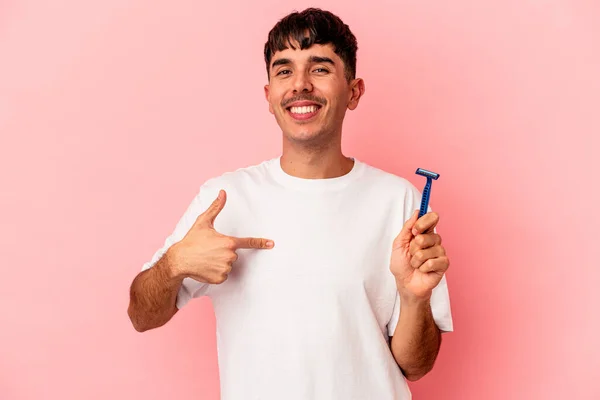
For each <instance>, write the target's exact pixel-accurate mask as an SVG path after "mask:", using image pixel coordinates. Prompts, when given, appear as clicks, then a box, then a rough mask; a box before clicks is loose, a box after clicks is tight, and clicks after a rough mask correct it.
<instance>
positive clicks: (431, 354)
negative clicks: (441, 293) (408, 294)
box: [391, 299, 441, 381]
mask: <svg viewBox="0 0 600 400" xmlns="http://www.w3.org/2000/svg"><path fill="white" fill-rule="evenodd" d="M440 343H441V334H440V330H439V329H438V327H437V325H436V323H435V321H434V319H433V314H432V312H431V305H430V302H429V300H414V299H404V300H403V301H401V304H400V317H399V320H398V325H397V326H396V329H395V331H394V336H393V337H392V340H391V350H392V354H393V355H394V358H395V359H396V362H397V363H398V365H399V366H400V369H401V370H402V372H403V374H404V376H406V378H407V379H408V380H411V381H415V380H418V379H420V378H422V377H423V376H424V375H425V374H427V373H428V372H429V371H430V370H431V369H432V368H433V364H434V362H435V359H436V357H437V355H438V352H439V349H440Z"/></svg>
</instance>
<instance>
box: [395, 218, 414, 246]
mask: <svg viewBox="0 0 600 400" xmlns="http://www.w3.org/2000/svg"><path fill="white" fill-rule="evenodd" d="M418 219H419V210H415V211H414V212H413V214H412V216H411V217H410V218H409V219H407V220H406V222H405V223H404V226H403V227H402V230H401V231H400V234H399V235H398V240H399V241H400V242H401V243H403V244H408V243H410V241H411V240H412V238H413V234H412V228H413V226H414V225H415V223H416V222H417V220H418Z"/></svg>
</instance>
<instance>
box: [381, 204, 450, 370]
mask: <svg viewBox="0 0 600 400" xmlns="http://www.w3.org/2000/svg"><path fill="white" fill-rule="evenodd" d="M438 221H439V216H438V214H436V213H434V212H429V213H427V214H425V215H423V217H421V218H418V210H417V211H415V213H414V214H413V216H412V217H411V218H410V219H409V220H408V221H406V223H405V224H404V227H403V228H402V231H401V232H400V234H399V235H398V236H397V237H396V239H395V240H394V245H393V250H392V257H391V261H390V271H391V272H392V273H393V274H394V277H395V279H396V286H397V288H398V295H399V299H400V313H399V316H398V323H397V325H396V328H395V329H394V334H393V336H392V338H391V344H390V347H391V351H392V354H393V356H394V359H395V360H396V362H397V363H398V366H399V367H400V369H401V370H402V372H403V374H404V376H405V377H406V378H407V379H408V380H411V381H415V380H418V379H420V378H422V377H423V376H424V375H425V374H427V373H428V372H429V371H431V369H432V368H433V364H434V362H435V360H436V358H437V355H438V352H439V349H440V344H441V332H440V329H439V328H438V326H437V324H436V322H435V320H434V318H433V313H432V309H431V297H432V294H433V289H434V288H435V287H436V286H437V285H438V284H439V283H440V281H441V280H442V278H443V276H444V273H445V272H446V270H447V269H448V266H449V260H448V257H447V256H446V252H445V250H444V248H443V247H442V246H441V242H442V239H441V237H440V235H438V234H437V233H435V227H436V225H437V223H438Z"/></svg>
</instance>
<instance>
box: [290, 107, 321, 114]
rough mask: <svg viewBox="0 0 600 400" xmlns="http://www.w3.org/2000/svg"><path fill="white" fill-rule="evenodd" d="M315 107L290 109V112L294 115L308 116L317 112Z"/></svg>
mask: <svg viewBox="0 0 600 400" xmlns="http://www.w3.org/2000/svg"><path fill="white" fill-rule="evenodd" d="M317 108H318V107H317V106H304V107H292V108H290V111H291V112H293V113H294V114H308V113H313V112H315V111H317Z"/></svg>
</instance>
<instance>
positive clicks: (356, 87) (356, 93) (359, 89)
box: [348, 78, 365, 110]
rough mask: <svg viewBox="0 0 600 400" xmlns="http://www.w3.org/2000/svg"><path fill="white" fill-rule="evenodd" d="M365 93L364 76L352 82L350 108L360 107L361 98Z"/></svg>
mask: <svg viewBox="0 0 600 400" xmlns="http://www.w3.org/2000/svg"><path fill="white" fill-rule="evenodd" d="M364 94H365V82H364V81H363V80H362V78H357V79H354V80H353V81H352V83H351V84H350V99H348V109H350V110H354V109H355V108H356V107H358V102H359V100H360V98H361V97H362V96H363V95H364Z"/></svg>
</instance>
